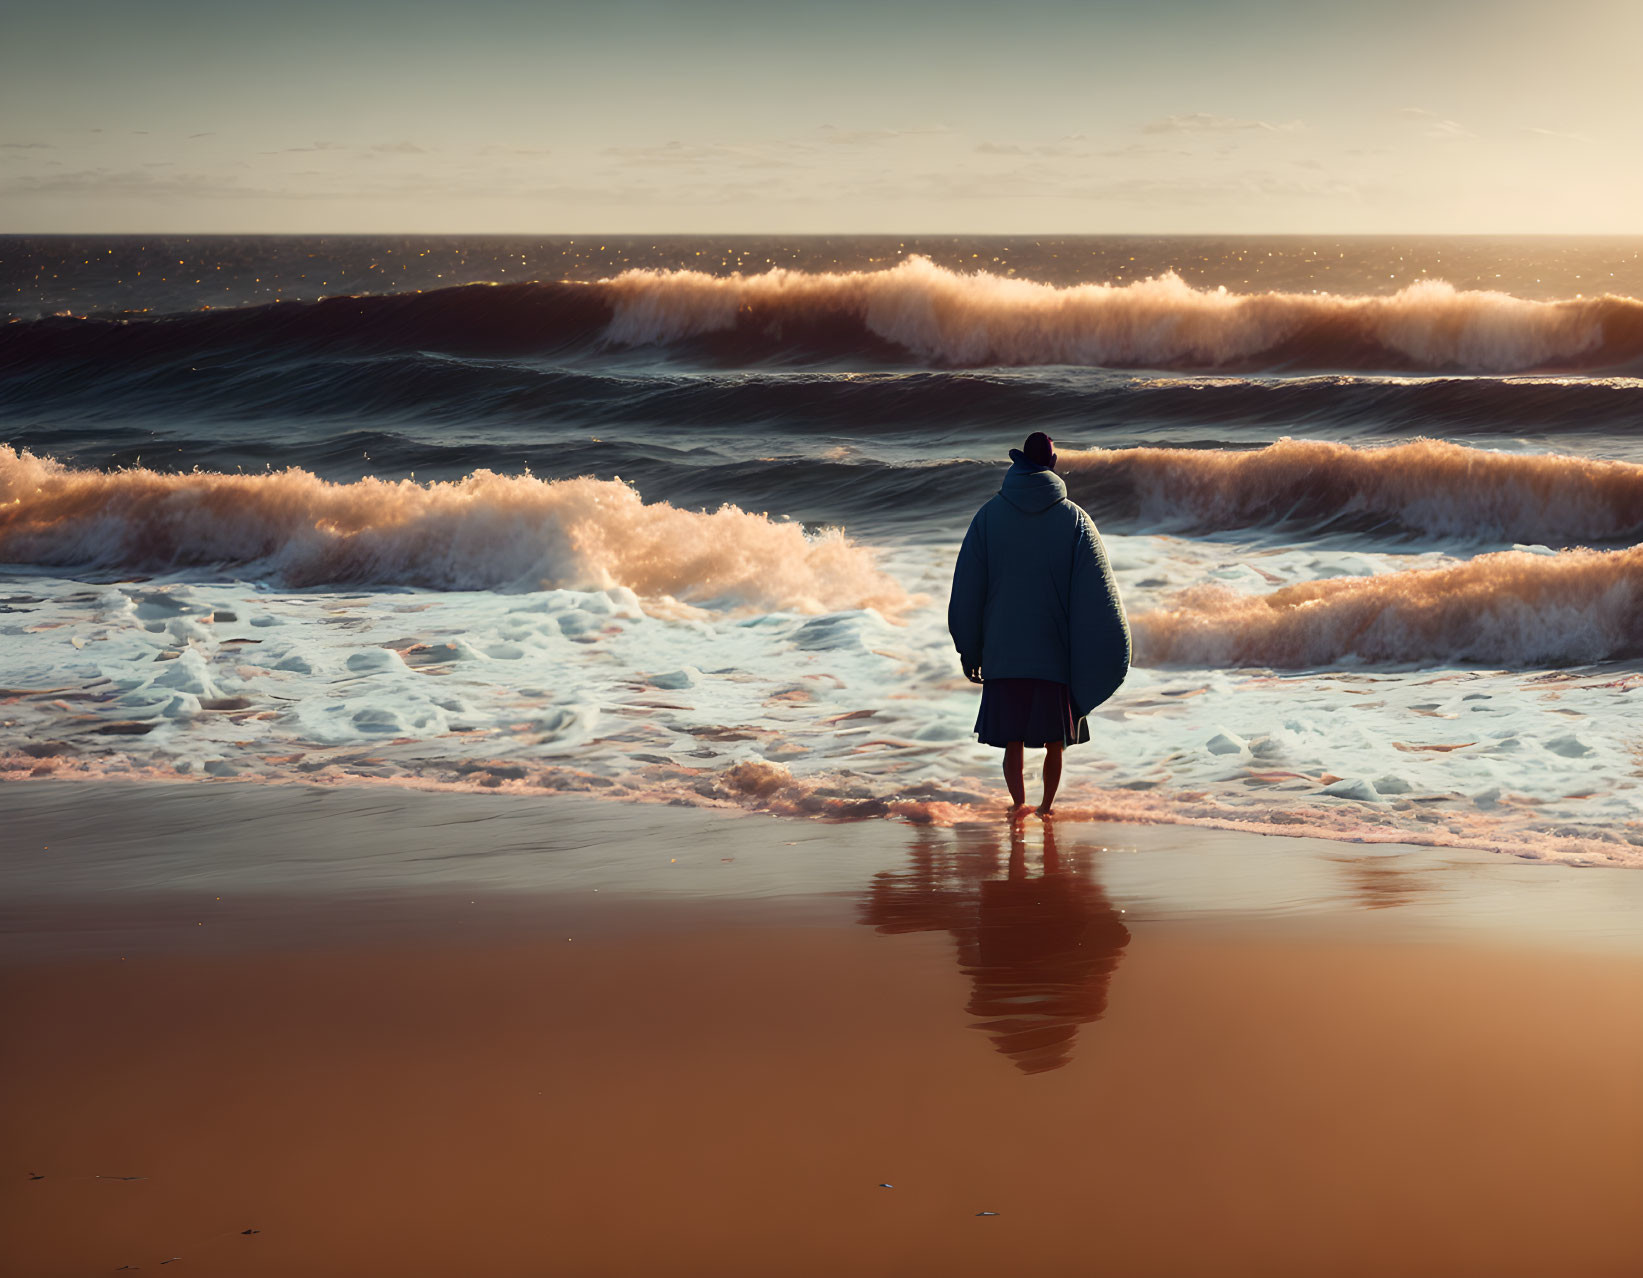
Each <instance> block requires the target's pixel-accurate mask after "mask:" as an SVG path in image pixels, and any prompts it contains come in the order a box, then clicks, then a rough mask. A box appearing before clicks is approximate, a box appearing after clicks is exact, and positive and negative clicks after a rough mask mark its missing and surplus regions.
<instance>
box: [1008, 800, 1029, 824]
mask: <svg viewBox="0 0 1643 1278" xmlns="http://www.w3.org/2000/svg"><path fill="white" fill-rule="evenodd" d="M1031 811H1032V809H1031V808H1029V807H1028V806H1027V805H1026V804H1025V803H1012V804H1011V805H1010V812H1009V816H1010V820H1012V821H1025V820H1026V819H1027V813H1029V812H1031Z"/></svg>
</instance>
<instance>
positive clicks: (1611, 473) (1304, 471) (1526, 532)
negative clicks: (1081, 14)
mask: <svg viewBox="0 0 1643 1278" xmlns="http://www.w3.org/2000/svg"><path fill="white" fill-rule="evenodd" d="M1060 469H1061V472H1062V473H1063V474H1064V475H1065V476H1066V478H1067V481H1068V485H1069V488H1070V489H1071V492H1072V495H1073V496H1074V497H1075V498H1078V499H1081V500H1085V501H1089V502H1091V503H1092V504H1093V503H1099V504H1100V505H1102V506H1106V507H1115V508H1117V509H1118V510H1119V511H1120V512H1121V513H1122V514H1123V516H1124V518H1125V519H1126V521H1132V522H1135V523H1138V524H1140V525H1142V526H1145V527H1151V528H1160V529H1176V530H1185V529H1191V530H1195V531H1213V530H1221V529H1231V528H1248V527H1258V526H1272V525H1277V524H1290V525H1294V524H1299V525H1303V526H1313V527H1328V526H1331V525H1335V524H1342V523H1344V524H1347V525H1350V526H1353V527H1355V528H1361V527H1363V526H1365V525H1373V526H1375V527H1378V528H1386V527H1390V528H1392V529H1395V530H1401V531H1405V532H1411V533H1421V534H1426V535H1431V536H1444V537H1461V538H1467V539H1471V540H1484V539H1496V540H1506V541H1514V542H1543V543H1551V544H1554V545H1568V544H1574V543H1580V542H1589V541H1611V540H1618V539H1621V538H1625V539H1632V538H1635V537H1636V536H1637V535H1638V533H1639V531H1640V529H1643V466H1639V465H1636V464H1634V463H1630V462H1620V461H1603V460H1597V459H1593V458H1589V457H1567V456H1558V455H1551V454H1528V453H1499V452H1489V451H1485V450H1482V449H1476V448H1466V447H1463V446H1462V445H1459V444H1451V443H1446V442H1444V441H1441V440H1435V439H1420V440H1415V441H1413V442H1411V443H1407V444H1397V445H1392V446H1387V447H1377V448H1354V447H1352V446H1351V445H1349V444H1342V443H1333V442H1329V441H1325V440H1296V439H1283V440H1279V441H1278V442H1277V443H1275V444H1272V445H1269V446H1268V447H1265V448H1256V449H1251V450H1249V451H1247V452H1236V451H1228V450H1223V449H1188V448H1128V449H1091V450H1089V451H1085V452H1074V451H1070V450H1069V451H1067V452H1063V453H1062V455H1061V465H1060Z"/></svg>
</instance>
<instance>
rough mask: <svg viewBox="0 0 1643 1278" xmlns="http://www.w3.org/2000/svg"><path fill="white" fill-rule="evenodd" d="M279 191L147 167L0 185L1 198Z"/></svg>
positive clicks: (266, 195)
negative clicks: (164, 172)
mask: <svg viewBox="0 0 1643 1278" xmlns="http://www.w3.org/2000/svg"><path fill="white" fill-rule="evenodd" d="M279 194H281V193H280V192H278V191H268V190H261V189H258V188H254V187H249V186H243V185H241V184H239V183H237V182H233V181H225V180H224V179H222V178H219V177H213V176H211V175H209V174H203V173H177V174H162V173H157V172H154V171H153V170H152V169H150V168H148V167H146V166H145V167H143V168H135V169H106V168H105V169H77V170H75V171H73V172H70V173H54V174H51V175H49V176H20V177H15V178H12V179H11V180H10V181H7V182H5V183H0V198H18V197H25V196H31V195H91V196H96V197H98V198H108V197H114V196H123V197H138V198H145V197H146V198H150V199H184V200H194V199H213V198H246V197H257V198H269V197H274V196H278V195H279Z"/></svg>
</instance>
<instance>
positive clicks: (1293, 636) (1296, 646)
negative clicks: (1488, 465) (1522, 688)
mask: <svg viewBox="0 0 1643 1278" xmlns="http://www.w3.org/2000/svg"><path fill="white" fill-rule="evenodd" d="M1130 624H1131V628H1132V630H1133V632H1134V635H1135V656H1136V661H1137V663H1138V664H1145V665H1153V666H1160V665H1187V666H1202V667H1226V666H1234V667H1247V666H1264V667H1270V668H1273V669H1286V670H1298V669H1311V668H1317V667H1325V666H1335V665H1340V664H1342V663H1352V662H1361V663H1374V664H1389V665H1441V664H1448V663H1451V662H1466V663H1479V664H1484V665H1489V666H1495V667H1500V668H1504V669H1526V668H1534V667H1538V666H1563V665H1579V664H1584V663H1588V662H1598V661H1617V660H1624V659H1629V658H1635V657H1639V656H1643V546H1637V547H1633V548H1632V549H1630V550H1615V551H1597V550H1570V551H1563V552H1561V553H1558V554H1536V553H1532V552H1525V551H1502V552H1499V553H1497V554H1490V555H1479V556H1478V557H1477V558H1476V559H1472V560H1469V561H1468V562H1466V563H1463V564H1459V565H1456V566H1454V567H1446V568H1431V569H1423V570H1417V571H1412V572H1394V573H1386V574H1385V575H1382V576H1376V577H1347V578H1334V579H1330V580H1324V581H1311V582H1305V583H1301V584H1298V585H1293V586H1285V587H1284V588H1283V589H1281V590H1275V591H1273V592H1272V593H1270V594H1264V595H1240V594H1237V593H1235V592H1233V591H1231V590H1228V589H1226V588H1225V587H1222V586H1203V587H1196V588H1194V589H1191V590H1187V591H1183V592H1182V593H1181V594H1180V595H1179V596H1177V597H1176V598H1175V599H1173V600H1171V606H1170V607H1169V608H1167V609H1162V610H1159V611H1155V612H1149V613H1145V614H1143V615H1141V616H1138V617H1132V618H1131V619H1130Z"/></svg>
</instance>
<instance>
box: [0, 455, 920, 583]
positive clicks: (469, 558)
mask: <svg viewBox="0 0 1643 1278" xmlns="http://www.w3.org/2000/svg"><path fill="white" fill-rule="evenodd" d="M0 560H3V561H5V562H9V563H20V564H30V565H40V566H53V567H74V568H80V569H86V568H91V569H99V570H105V571H106V570H119V571H136V572H154V571H164V570H169V569H176V568H188V567H212V568H218V567H228V568H232V569H233V570H234V571H235V572H236V573H238V574H241V575H254V576H255V575H266V576H268V577H270V578H273V579H276V580H278V581H281V582H283V583H285V584H287V585H291V586H297V587H303V586H318V585H330V584H342V583H359V584H365V583H370V584H377V585H408V586H422V587H428V588H432V589H439V590H484V589H499V588H500V589H526V590H535V589H553V588H568V589H583V590H590V589H591V590H609V589H614V588H625V589H628V590H631V591H633V592H634V593H635V594H637V595H639V596H641V597H644V598H646V599H658V600H660V599H673V600H677V601H680V602H683V603H687V604H695V605H712V604H727V605H731V606H758V607H765V608H778V609H791V610H795V611H800V612H825V611H832V610H842V609H858V608H878V609H879V610H881V611H884V612H888V613H892V614H893V613H895V612H897V611H898V610H900V609H902V608H904V607H905V606H906V605H907V604H908V603H909V602H910V601H909V599H908V596H907V595H906V594H905V593H904V592H903V591H902V589H901V587H900V586H898V585H897V584H896V582H895V581H894V580H893V579H892V578H890V577H889V576H887V575H886V574H885V573H883V572H881V571H880V570H879V569H878V567H877V566H876V563H875V560H874V556H873V552H872V551H871V550H869V549H868V548H866V547H863V546H861V545H858V544H857V543H855V542H853V541H851V540H850V539H849V538H847V537H845V536H844V535H843V534H842V533H839V532H837V531H832V530H830V531H825V532H822V533H818V534H807V533H806V532H805V530H804V528H803V527H802V526H801V525H800V524H796V523H791V522H785V521H780V520H772V519H770V518H769V517H768V516H765V515H759V514H751V513H749V512H747V511H744V510H741V509H738V508H737V507H734V506H722V507H721V508H719V509H718V510H716V511H714V512H712V513H698V512H695V511H689V510H681V509H679V508H677V507H674V506H670V505H668V504H667V503H665V502H654V503H648V504H647V503H646V502H645V501H644V500H643V499H642V498H641V497H640V496H639V494H638V492H637V491H635V490H634V489H633V488H632V487H630V486H629V485H627V484H624V483H622V482H620V481H612V480H598V479H569V480H558V481H553V482H549V481H544V480H540V479H536V478H533V477H531V476H529V475H525V476H515V477H508V476H503V475H498V474H495V473H494V472H491V471H486V470H481V471H475V472H474V473H473V474H470V475H468V476H466V477H465V478H463V479H460V480H455V481H450V482H432V483H418V482H416V481H414V480H399V481H386V480H380V479H362V480H360V481H358V482H356V483H346V484H344V483H330V482H327V481H325V480H322V479H320V478H318V477H317V476H315V475H313V474H311V473H310V472H308V471H305V470H300V469H295V468H293V469H290V470H285V471H282V472H278V473H270V474H263V475H230V474H221V473H212V472H205V471H195V472H191V473H186V474H161V473H159V472H156V471H152V470H147V469H129V470H120V471H113V472H102V471H95V470H76V469H71V468H69V467H66V466H64V465H62V464H60V463H58V462H56V461H53V460H51V459H48V458H40V457H35V456H33V455H32V454H30V453H27V452H21V453H20V452H18V451H16V450H14V449H12V448H9V447H4V446H0Z"/></svg>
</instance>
